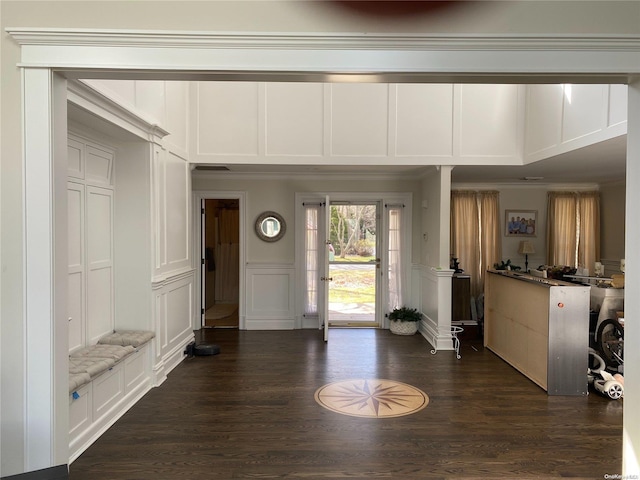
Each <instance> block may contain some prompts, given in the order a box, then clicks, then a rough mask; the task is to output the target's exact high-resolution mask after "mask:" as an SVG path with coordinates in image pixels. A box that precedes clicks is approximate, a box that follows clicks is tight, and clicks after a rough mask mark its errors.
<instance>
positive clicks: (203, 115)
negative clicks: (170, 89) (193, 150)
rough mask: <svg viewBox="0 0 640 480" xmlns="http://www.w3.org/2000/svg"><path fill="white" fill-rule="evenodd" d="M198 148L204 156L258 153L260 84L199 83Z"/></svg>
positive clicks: (197, 103) (197, 105)
mask: <svg viewBox="0 0 640 480" xmlns="http://www.w3.org/2000/svg"><path fill="white" fill-rule="evenodd" d="M197 89H198V93H197V95H198V101H197V102H196V108H197V125H198V126H197V150H198V153H199V154H201V155H207V154H209V155H257V154H258V84H257V83H255V82H200V83H198V85H197Z"/></svg>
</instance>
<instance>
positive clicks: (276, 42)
mask: <svg viewBox="0 0 640 480" xmlns="http://www.w3.org/2000/svg"><path fill="white" fill-rule="evenodd" d="M6 31H7V32H8V33H9V35H11V37H12V38H13V39H14V41H16V42H17V43H18V44H19V45H20V46H21V47H22V56H21V57H22V58H21V63H20V64H19V66H21V67H25V68H28V67H32V68H53V69H58V70H61V71H65V72H66V74H67V76H69V77H73V76H75V77H77V78H91V76H93V77H95V78H98V77H100V78H119V77H118V76H117V75H118V74H120V75H121V76H122V75H125V74H129V75H130V76H132V75H133V76H135V77H136V78H165V79H168V78H171V79H173V80H177V79H183V80H185V79H188V80H198V79H208V78H209V77H211V78H215V79H230V80H234V79H236V80H239V79H246V77H250V78H251V79H254V80H255V79H263V80H265V81H266V80H267V79H269V80H274V81H275V80H279V81H291V80H309V81H370V82H372V81H375V82H387V83H396V82H422V83H424V82H428V81H438V82H448V83H456V82H457V81H462V80H465V81H467V82H479V83H505V82H507V83H531V82H532V80H535V79H540V78H544V81H545V82H555V83H563V82H587V83H626V82H628V75H633V74H640V35H542V34H526V35H523V34H518V35H506V34H505V35H481V34H465V35H449V34H437V35H434V34H412V35H406V34H398V35H394V34H367V33H341V34H335V33H243V32H212V33H206V32H180V31H176V32H172V31H134V30H88V29H61V28H29V27H9V28H6ZM238 50H242V53H241V54H239V53H238ZM125 53H126V54H125ZM145 75H146V77H145ZM538 81H539V80H538Z"/></svg>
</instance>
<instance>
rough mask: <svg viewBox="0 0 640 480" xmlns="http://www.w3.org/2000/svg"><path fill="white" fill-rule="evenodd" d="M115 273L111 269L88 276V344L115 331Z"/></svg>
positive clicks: (100, 269) (94, 272)
mask: <svg viewBox="0 0 640 480" xmlns="http://www.w3.org/2000/svg"><path fill="white" fill-rule="evenodd" d="M112 292H113V272H112V268H111V267H105V268H99V269H96V270H90V271H89V273H88V274H87V336H88V342H87V343H88V344H89V345H93V344H95V343H96V342H97V341H98V339H99V338H100V337H102V336H104V335H106V334H108V333H110V332H111V331H113V297H112V295H113V293H112Z"/></svg>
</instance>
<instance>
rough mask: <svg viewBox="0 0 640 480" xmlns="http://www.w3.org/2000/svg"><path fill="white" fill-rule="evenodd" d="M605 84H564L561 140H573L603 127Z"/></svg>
mask: <svg viewBox="0 0 640 480" xmlns="http://www.w3.org/2000/svg"><path fill="white" fill-rule="evenodd" d="M605 88H606V86H605V85H575V84H573V85H565V87H564V90H565V94H564V107H563V108H564V114H563V118H562V141H563V142H568V141H571V140H575V139H577V138H580V137H584V136H585V135H589V134H590V133H595V132H598V131H600V130H602V128H603V127H604V123H603V120H604V119H603V117H602V116H603V113H604V102H605V100H606V93H607V92H606V90H605Z"/></svg>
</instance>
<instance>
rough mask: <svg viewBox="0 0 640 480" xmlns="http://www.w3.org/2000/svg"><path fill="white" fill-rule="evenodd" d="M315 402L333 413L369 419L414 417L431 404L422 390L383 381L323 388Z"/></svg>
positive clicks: (332, 385) (372, 380) (335, 384)
mask: <svg viewBox="0 0 640 480" xmlns="http://www.w3.org/2000/svg"><path fill="white" fill-rule="evenodd" d="M314 398H315V399H316V402H318V404H319V405H321V406H323V407H324V408H326V409H328V410H331V411H332V412H336V413H341V414H343V415H351V416H354V417H368V418H391V417H402V416H403V415H411V414H412V413H416V412H419V411H420V410H422V409H423V408H424V407H426V406H427V404H428V403H429V397H427V395H426V394H425V393H424V392H423V391H421V390H420V389H418V388H415V387H412V386H411V385H407V384H406V383H401V382H396V381H394V380H385V379H380V378H375V379H362V378H359V379H355V380H345V381H342V382H334V383H329V384H327V385H324V386H322V387H320V388H319V389H318V390H317V391H316V394H315V395H314Z"/></svg>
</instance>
